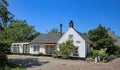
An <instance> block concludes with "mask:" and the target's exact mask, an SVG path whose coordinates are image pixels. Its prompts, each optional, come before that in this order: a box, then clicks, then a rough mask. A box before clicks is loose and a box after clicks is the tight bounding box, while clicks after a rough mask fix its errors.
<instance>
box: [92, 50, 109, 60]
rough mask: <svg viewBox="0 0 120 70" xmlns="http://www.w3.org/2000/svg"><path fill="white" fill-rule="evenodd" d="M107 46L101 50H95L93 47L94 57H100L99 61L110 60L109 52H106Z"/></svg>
mask: <svg viewBox="0 0 120 70" xmlns="http://www.w3.org/2000/svg"><path fill="white" fill-rule="evenodd" d="M106 50H107V49H106V48H105V49H101V50H94V49H93V48H91V51H92V57H93V58H95V57H97V58H98V61H101V60H103V62H107V61H108V59H107V58H108V54H107V53H106Z"/></svg>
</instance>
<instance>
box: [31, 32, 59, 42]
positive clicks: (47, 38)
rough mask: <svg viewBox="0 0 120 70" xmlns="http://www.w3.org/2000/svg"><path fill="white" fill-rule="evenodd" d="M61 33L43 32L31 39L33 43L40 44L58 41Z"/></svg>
mask: <svg viewBox="0 0 120 70" xmlns="http://www.w3.org/2000/svg"><path fill="white" fill-rule="evenodd" d="M60 37H61V35H60V33H51V34H41V35H39V36H38V37H36V38H35V39H33V40H32V41H31V44H33V43H34V44H40V43H57V41H58V40H59V39H60Z"/></svg>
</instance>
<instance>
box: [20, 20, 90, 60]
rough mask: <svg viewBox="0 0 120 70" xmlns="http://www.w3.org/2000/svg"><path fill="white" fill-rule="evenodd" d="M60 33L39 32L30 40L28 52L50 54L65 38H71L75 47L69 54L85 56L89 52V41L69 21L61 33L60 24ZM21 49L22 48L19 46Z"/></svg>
mask: <svg viewBox="0 0 120 70" xmlns="http://www.w3.org/2000/svg"><path fill="white" fill-rule="evenodd" d="M60 26H61V32H60V33H51V34H41V35H39V36H38V37H36V38H35V39H33V40H32V41H31V42H30V46H29V51H28V52H29V54H40V53H42V54H45V55H51V54H53V53H54V51H55V50H59V44H60V43H62V42H65V41H67V40H72V41H73V44H74V45H75V46H76V49H75V51H74V53H73V54H71V55H70V56H74V57H80V58H86V56H87V55H88V54H90V43H91V41H90V40H89V39H88V38H87V37H86V35H85V34H83V33H80V32H78V31H77V30H75V29H74V27H73V22H72V21H70V23H69V28H68V30H67V31H66V32H65V33H64V34H63V35H62V25H60ZM21 49H23V48H21ZM19 52H20V51H19Z"/></svg>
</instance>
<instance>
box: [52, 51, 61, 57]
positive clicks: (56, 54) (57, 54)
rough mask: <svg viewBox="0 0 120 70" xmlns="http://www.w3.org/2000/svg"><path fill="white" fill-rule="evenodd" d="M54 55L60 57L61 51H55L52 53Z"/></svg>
mask: <svg viewBox="0 0 120 70" xmlns="http://www.w3.org/2000/svg"><path fill="white" fill-rule="evenodd" d="M52 56H53V57H55V58H56V57H59V56H60V51H55V52H54V53H53V55H52Z"/></svg>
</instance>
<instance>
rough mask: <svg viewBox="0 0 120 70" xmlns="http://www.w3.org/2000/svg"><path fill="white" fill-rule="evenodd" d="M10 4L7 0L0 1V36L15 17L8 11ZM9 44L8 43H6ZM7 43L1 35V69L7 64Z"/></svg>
mask: <svg viewBox="0 0 120 70" xmlns="http://www.w3.org/2000/svg"><path fill="white" fill-rule="evenodd" d="M7 7H8V2H7V1H6V0H0V34H2V32H1V31H3V30H4V28H5V27H7V26H8V24H9V23H10V22H11V21H12V19H13V15H12V14H11V13H10V12H9V10H8V9H7ZM6 42H7V41H6ZM4 45H5V42H4V40H3V37H2V35H0V68H3V67H4V66H5V65H6V64H7V63H8V61H7V56H6V54H5V47H3V46H4Z"/></svg>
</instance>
